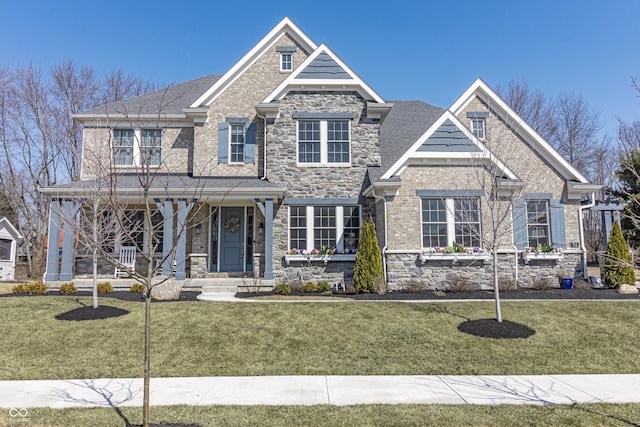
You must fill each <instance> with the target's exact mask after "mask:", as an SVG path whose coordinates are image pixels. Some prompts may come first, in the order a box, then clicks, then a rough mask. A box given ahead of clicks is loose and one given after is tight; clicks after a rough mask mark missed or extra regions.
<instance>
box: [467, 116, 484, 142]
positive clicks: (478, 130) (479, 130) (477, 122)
mask: <svg viewBox="0 0 640 427" xmlns="http://www.w3.org/2000/svg"><path fill="white" fill-rule="evenodd" d="M471 132H473V134H474V135H475V136H476V138H478V139H480V140H484V139H485V138H486V132H485V120H484V119H480V118H476V119H472V120H471Z"/></svg>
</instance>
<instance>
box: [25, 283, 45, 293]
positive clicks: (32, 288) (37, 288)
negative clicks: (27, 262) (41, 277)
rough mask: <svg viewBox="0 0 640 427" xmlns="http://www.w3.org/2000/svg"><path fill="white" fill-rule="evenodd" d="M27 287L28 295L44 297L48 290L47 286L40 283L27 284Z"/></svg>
mask: <svg viewBox="0 0 640 427" xmlns="http://www.w3.org/2000/svg"><path fill="white" fill-rule="evenodd" d="M27 287H28V288H29V295H44V294H46V293H47V290H48V289H49V286H47V285H45V284H44V283H42V282H34V283H29V285H28V286H27Z"/></svg>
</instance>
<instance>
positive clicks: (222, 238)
mask: <svg viewBox="0 0 640 427" xmlns="http://www.w3.org/2000/svg"><path fill="white" fill-rule="evenodd" d="M114 181H115V182H116V184H115V185H112V186H110V187H108V188H106V189H102V190H101V191H99V192H97V191H96V188H97V187H98V184H97V180H96V181H82V182H76V183H70V184H66V185H62V186H57V187H50V188H44V189H42V190H41V191H42V193H44V194H47V195H49V196H50V197H51V205H50V213H49V234H48V241H47V268H46V273H45V275H44V281H45V282H60V281H62V282H64V281H71V280H76V279H78V280H79V279H82V278H88V277H92V276H93V272H89V271H87V270H88V268H87V267H86V265H87V257H88V254H89V253H90V252H91V249H92V246H95V247H99V249H100V250H99V254H100V261H99V263H100V268H99V269H98V270H99V271H98V276H99V277H102V278H105V277H113V278H114V279H115V278H117V276H118V274H115V265H117V264H119V263H120V258H119V254H120V252H121V251H122V250H123V248H125V247H129V248H131V247H133V248H135V253H136V258H135V259H136V263H135V266H134V268H135V272H139V270H142V272H145V271H148V270H147V266H148V264H149V262H148V260H150V259H151V260H153V261H152V269H153V273H154V274H162V275H166V276H173V277H174V278H175V279H176V280H185V279H187V278H193V279H195V278H198V279H206V278H215V277H244V276H254V275H255V276H259V277H261V278H263V279H265V280H271V279H273V253H272V248H273V242H272V238H273V216H274V212H273V207H274V203H275V204H277V202H278V200H279V199H281V198H283V197H284V193H285V189H284V188H282V187H280V186H278V185H274V184H272V183H270V182H268V181H266V180H260V179H258V178H250V177H247V178H238V177H234V178H229V177H206V178H202V177H200V178H197V177H196V178H194V177H189V176H182V175H180V176H176V175H163V176H156V177H154V180H153V181H152V182H151V185H149V186H148V188H140V180H139V178H138V177H137V176H136V175H134V174H132V175H119V176H118V179H117V181H116V180H111V181H110V182H114ZM103 188H104V187H103ZM97 198H99V199H100V200H101V201H102V203H103V204H104V207H106V208H107V209H106V210H103V211H101V212H108V211H109V208H112V209H111V211H112V212H114V213H115V214H117V215H120V216H125V219H122V218H121V219H120V220H118V221H115V222H114V223H113V224H117V225H119V226H120V229H117V230H115V231H114V230H111V231H108V230H102V231H101V232H102V235H104V236H108V238H105V239H104V240H103V241H99V240H97V241H98V242H99V243H97V244H96V243H93V242H95V241H96V240H93V241H92V240H91V239H87V238H85V235H86V230H84V232H83V230H82V221H81V219H80V217H81V215H79V213H80V212H81V210H82V209H87V208H88V207H90V206H92V205H93V204H95V200H96V199H97ZM136 212H138V213H137V214H136ZM144 212H147V213H148V214H147V215H145V214H144ZM102 215H106V214H104V213H103V214H102ZM136 215H137V216H136ZM136 218H137V222H136V221H135V219H136ZM145 218H150V220H149V219H145ZM113 224H111V225H112V226H113ZM128 225H130V227H128ZM123 227H124V228H126V230H123V229H122V228H123ZM149 234H151V235H152V236H153V237H152V238H148V235H149ZM149 242H151V243H149ZM83 263H84V267H82V265H83ZM124 271H125V272H126V271H127V270H126V269H124ZM128 272H129V273H130V274H128V276H132V275H134V274H131V273H134V272H133V271H132V270H129V271H128ZM142 272H141V273H142ZM129 282H131V279H129Z"/></svg>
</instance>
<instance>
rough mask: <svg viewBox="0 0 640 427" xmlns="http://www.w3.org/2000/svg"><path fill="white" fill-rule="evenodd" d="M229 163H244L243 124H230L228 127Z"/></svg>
mask: <svg viewBox="0 0 640 427" xmlns="http://www.w3.org/2000/svg"><path fill="white" fill-rule="evenodd" d="M229 128H230V132H229V138H230V141H229V148H230V159H229V163H243V162H244V129H245V126H244V124H232V125H230V126H229Z"/></svg>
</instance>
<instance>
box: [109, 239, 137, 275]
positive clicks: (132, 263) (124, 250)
mask: <svg viewBox="0 0 640 427" xmlns="http://www.w3.org/2000/svg"><path fill="white" fill-rule="evenodd" d="M118 262H119V263H120V265H122V266H123V267H128V268H130V269H131V270H135V268H136V248H135V246H122V247H121V248H120V258H119V260H118ZM121 274H128V273H127V271H126V270H123V269H122V268H118V267H116V271H115V272H114V273H113V277H114V278H116V279H117V278H118V277H120V275H121Z"/></svg>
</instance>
